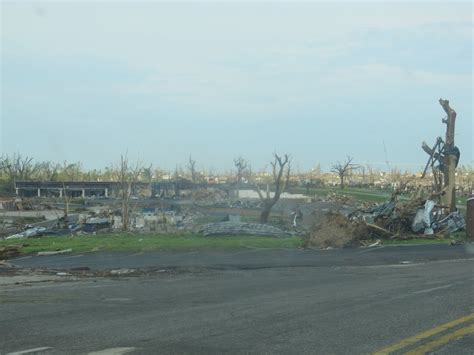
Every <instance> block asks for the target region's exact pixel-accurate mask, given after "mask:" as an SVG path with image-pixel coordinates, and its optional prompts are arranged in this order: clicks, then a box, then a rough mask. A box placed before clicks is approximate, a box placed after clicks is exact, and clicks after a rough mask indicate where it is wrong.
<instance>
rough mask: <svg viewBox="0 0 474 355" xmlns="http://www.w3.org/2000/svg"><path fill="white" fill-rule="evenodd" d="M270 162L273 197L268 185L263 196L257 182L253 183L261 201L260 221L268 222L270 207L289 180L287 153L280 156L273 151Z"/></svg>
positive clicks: (288, 158) (289, 165)
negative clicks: (273, 186) (273, 189)
mask: <svg viewBox="0 0 474 355" xmlns="http://www.w3.org/2000/svg"><path fill="white" fill-rule="evenodd" d="M270 164H271V165H272V174H273V176H272V177H273V183H274V185H275V192H274V194H273V197H272V196H271V195H270V188H269V186H268V185H267V190H266V193H265V196H264V194H263V193H262V190H261V189H260V187H259V186H258V184H255V187H256V189H257V193H258V196H259V197H260V200H261V201H262V211H261V213H260V223H267V222H268V218H269V217H270V212H271V210H272V207H273V206H274V205H275V204H276V203H277V202H278V200H279V199H280V196H281V194H282V193H283V192H284V191H285V190H286V187H287V186H288V181H289V180H290V171H291V159H290V157H289V156H288V154H285V155H284V156H283V157H281V156H279V155H278V154H277V153H273V161H272V162H271V163H270Z"/></svg>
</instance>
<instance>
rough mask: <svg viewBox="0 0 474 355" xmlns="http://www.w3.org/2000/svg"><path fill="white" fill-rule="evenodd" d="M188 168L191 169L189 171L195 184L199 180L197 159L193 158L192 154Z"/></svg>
mask: <svg viewBox="0 0 474 355" xmlns="http://www.w3.org/2000/svg"><path fill="white" fill-rule="evenodd" d="M188 169H189V172H190V173H191V181H192V182H193V186H194V185H195V184H196V181H197V175H196V160H193V157H192V156H191V155H190V156H189V161H188Z"/></svg>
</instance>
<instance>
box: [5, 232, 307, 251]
mask: <svg viewBox="0 0 474 355" xmlns="http://www.w3.org/2000/svg"><path fill="white" fill-rule="evenodd" d="M301 244H302V240H301V238H299V237H288V238H273V237H263V236H215V237H203V236H200V235H144V234H115V235H114V234H104V235H93V236H72V237H42V238H30V239H26V240H20V239H16V240H3V241H0V246H3V245H24V247H23V249H22V250H23V252H24V253H35V252H38V251H50V250H63V249H72V251H73V252H89V251H151V250H155V251H158V250H162V251H165V250H166V251H190V250H235V249H242V248H298V247H299V246H301Z"/></svg>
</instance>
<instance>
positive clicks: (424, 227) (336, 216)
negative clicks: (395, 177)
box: [305, 193, 466, 248]
mask: <svg viewBox="0 0 474 355" xmlns="http://www.w3.org/2000/svg"><path fill="white" fill-rule="evenodd" d="M465 227H466V222H465V220H464V217H463V216H462V214H461V213H460V212H459V211H454V212H451V213H447V209H446V208H445V207H444V206H442V205H437V204H436V202H435V201H434V200H432V199H430V198H428V199H422V198H413V199H411V200H409V201H403V202H402V201H399V200H398V198H397V194H396V193H394V195H393V196H392V198H391V199H390V200H389V201H387V202H385V203H382V204H379V205H376V206H374V207H372V208H369V209H357V210H355V211H354V212H352V213H349V214H347V215H345V214H343V213H341V212H335V211H328V212H327V213H326V214H325V215H324V216H323V217H322V218H321V219H320V220H319V221H318V222H316V223H315V224H314V225H313V227H312V228H311V231H310V233H309V235H308V236H307V237H306V239H305V245H306V246H307V247H311V246H314V247H318V248H328V247H349V246H358V245H367V244H368V243H370V242H369V241H370V240H375V239H409V238H413V237H415V236H419V235H422V236H424V237H427V238H435V237H438V236H442V235H443V234H450V233H454V232H456V231H459V230H463V229H464V228H465Z"/></svg>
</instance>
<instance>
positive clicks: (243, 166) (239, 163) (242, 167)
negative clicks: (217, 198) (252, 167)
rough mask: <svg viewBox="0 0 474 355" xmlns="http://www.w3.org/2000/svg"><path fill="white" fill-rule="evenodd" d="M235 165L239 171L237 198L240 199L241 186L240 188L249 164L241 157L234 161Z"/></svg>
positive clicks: (237, 175) (237, 176)
mask: <svg viewBox="0 0 474 355" xmlns="http://www.w3.org/2000/svg"><path fill="white" fill-rule="evenodd" d="M234 165H235V168H236V169H237V173H236V176H235V178H236V181H235V183H236V186H237V194H236V196H237V197H239V186H240V183H241V182H242V179H243V178H244V175H245V173H246V171H247V167H248V163H247V161H246V160H245V159H244V158H243V157H242V156H239V157H238V158H235V159H234Z"/></svg>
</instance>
